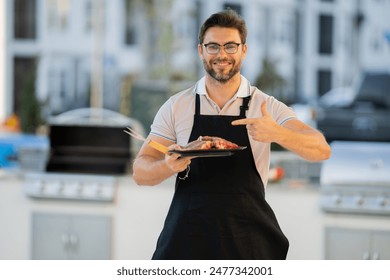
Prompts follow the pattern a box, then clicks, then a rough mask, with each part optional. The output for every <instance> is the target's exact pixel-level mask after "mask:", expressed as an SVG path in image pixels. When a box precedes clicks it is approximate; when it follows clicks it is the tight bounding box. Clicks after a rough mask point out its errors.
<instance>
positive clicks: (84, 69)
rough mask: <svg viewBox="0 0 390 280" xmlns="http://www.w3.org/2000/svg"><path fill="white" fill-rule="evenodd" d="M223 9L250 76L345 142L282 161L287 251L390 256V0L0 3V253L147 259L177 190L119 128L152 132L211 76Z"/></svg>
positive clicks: (279, 191)
mask: <svg viewBox="0 0 390 280" xmlns="http://www.w3.org/2000/svg"><path fill="white" fill-rule="evenodd" d="M226 8H231V9H234V10H236V11H237V12H238V13H239V14H240V15H242V16H243V17H244V18H245V20H246V22H247V27H248V39H247V44H248V48H249V51H248V55H247V58H246V60H245V62H244V64H243V69H242V73H243V75H244V76H246V77H247V78H248V79H249V81H250V82H251V84H252V85H255V86H257V87H259V88H260V89H261V90H263V91H264V92H266V93H268V94H270V95H273V96H275V97H276V98H278V99H280V100H281V101H283V102H285V103H286V104H288V105H289V106H291V107H292V108H293V109H294V110H295V111H296V112H297V114H298V116H299V117H300V118H301V119H302V120H303V121H305V122H307V123H308V124H310V125H311V126H313V127H316V128H318V129H319V130H321V131H322V132H323V133H324V135H325V137H326V138H327V140H328V141H329V142H330V143H333V144H332V145H335V149H334V153H333V154H334V158H335V160H330V161H329V163H327V166H325V167H324V166H323V165H322V164H321V163H319V164H314V163H306V162H303V161H301V160H299V159H297V158H295V157H294V156H293V155H291V154H289V153H288V152H285V151H280V153H276V155H275V156H274V157H273V162H272V168H273V169H272V173H271V174H274V177H273V178H271V182H270V187H269V189H270V190H269V192H270V195H269V197H270V201H271V202H273V205H274V207H275V209H276V212H277V213H280V216H281V224H282V225H285V227H286V231H287V235H289V234H290V236H291V238H292V239H291V240H290V241H291V243H292V248H291V251H290V255H289V258H291V259H324V258H343V257H344V258H355V257H356V258H386V257H388V258H390V252H389V249H387V251H386V252H385V253H382V252H380V253H379V252H378V251H377V250H376V249H375V248H377V247H378V246H379V248H380V247H384V248H386V247H387V248H388V246H381V245H382V244H388V243H390V231H389V230H390V225H389V222H388V221H387V220H386V218H388V214H389V213H390V206H389V204H388V202H387V201H388V198H389V197H390V194H389V193H390V192H389V189H390V178H389V175H388V174H390V173H389V172H388V171H389V170H388V168H389V162H388V160H389V158H390V155H389V156H388V154H387V152H388V151H389V149H388V144H389V142H390V122H389V121H388V120H389V117H390V92H389V91H390V19H389V16H388V15H389V12H390V0H343V1H341V0H245V1H238V0H236V1H234V0H232V1H222V0H214V1H206V0H196V1H192V0H191V1H190V0H180V1H179V0H110V1H108V0H3V1H0V171H1V173H0V174H1V176H0V200H4V201H0V222H1V223H2V224H1V227H2V228H3V229H5V230H2V231H1V233H0V237H1V238H0V240H2V241H0V252H1V253H0V259H7V258H15V259H29V258H38V259H39V258H44V259H45V258H54V259H56V258H65V259H69V258H114V259H121V258H123V259H137V258H138V259H142V258H149V256H150V255H151V253H152V251H153V248H154V244H155V243H154V242H155V240H156V238H157V236H158V233H159V230H160V228H161V225H162V222H163V218H164V216H165V213H166V212H164V211H165V210H166V208H167V207H168V204H169V200H170V197H171V194H172V188H170V187H169V186H162V187H161V188H159V189H158V190H157V188H155V189H154V190H153V191H151V190H150V189H142V190H140V189H138V188H136V187H135V186H134V183H133V182H132V179H131V176H128V175H129V173H130V169H131V166H130V165H131V164H130V163H131V159H132V158H133V157H134V154H135V153H136V151H137V148H138V147H139V143H138V144H137V143H133V142H132V141H131V140H129V139H128V137H127V136H126V135H125V134H124V133H122V132H123V131H122V130H123V128H124V127H126V126H130V127H135V128H137V130H138V131H139V132H141V133H143V134H144V135H146V134H147V133H148V131H149V127H150V124H151V122H152V121H153V117H154V115H155V113H156V112H157V110H158V108H159V107H160V106H161V105H162V103H163V102H164V101H165V100H166V99H167V98H168V97H169V96H170V95H172V94H174V93H176V92H178V91H180V90H182V89H184V88H187V87H189V86H191V85H192V84H193V83H194V82H195V81H196V80H198V79H199V78H200V77H201V76H202V75H203V66H202V64H201V62H200V60H199V57H198V54H197V44H198V41H197V34H198V30H199V27H200V25H201V23H202V22H203V21H204V20H205V19H206V18H207V17H208V16H209V15H210V14H211V13H214V12H218V11H220V10H223V9H226ZM108 136H110V137H109V138H108ZM97 139H101V140H100V141H99V140H97ZM340 141H341V142H342V143H341V145H340ZM349 141H351V142H353V143H351V144H350V145H347V146H345V145H343V144H345V143H349ZM106 142H111V144H107V143H106ZM348 147H353V149H352V150H351V149H349V148H348ZM367 147H368V148H367ZM362 151H367V152H366V153H365V152H362ZM356 154H360V156H361V158H356V156H355V155H356ZM345 159H348V160H347V161H344V160H345ZM356 163H360V165H357V166H354V164H356ZM351 166H353V167H351ZM347 167H348V168H347ZM345 169H347V170H345ZM65 173H66V174H65ZM76 174H77V176H76ZM80 174H83V175H80ZM91 174H93V175H91ZM340 174H341V175H343V176H342V177H343V179H345V178H348V180H346V181H343V180H341V179H340ZM356 174H363V175H364V174H365V176H364V177H361V178H360V177H359V178H360V179H359V180H356ZM99 176H103V177H99ZM335 178H336V179H335ZM373 178H375V180H373ZM341 181H343V182H341ZM168 183H172V182H168ZM167 185H169V184H167ZM345 185H348V186H349V187H348V188H340V187H341V186H345ZM368 186H370V187H368ZM372 186H374V187H372ZM373 190H375V191H373ZM367 197H369V198H370V199H365V198H367ZM362 198H363V200H361V199H362ZM291 199H296V200H297V201H299V200H301V201H302V203H298V204H297V205H300V206H299V207H297V209H296V213H295V214H294V217H293V218H294V219H292V217H291V215H292V214H291V212H290V211H289V210H288V209H289V207H288V205H291ZM345 201H347V202H348V203H349V204H348V203H347V202H345ZM351 201H352V202H351ZM362 201H363V202H362ZM367 201H369V202H370V203H371V202H372V203H371V204H370V203H369V202H367ZM143 202H148V203H149V204H145V203H143ZM150 203H151V204H150ZM343 203H347V204H343ZM330 204H331V205H330ZM151 205H153V206H154V207H151ZM161 209H163V210H161ZM53 213H54V214H53ZM135 213H137V214H140V213H142V215H141V216H140V215H135ZM334 215H336V216H334ZM337 215H338V216H337ZM15 219H17V220H18V222H17V224H14V223H13V222H14V221H15ZM291 220H294V221H295V222H291ZM305 220H306V221H307V220H310V221H311V222H310V224H311V226H310V227H309V228H308V231H307V233H306V234H307V236H306V235H305V234H303V235H302V232H299V229H300V228H302V226H304V225H303V224H305ZM351 221H355V223H352V222H351ZM386 221H387V222H386ZM302 223H303V224H302ZM136 224H137V226H136ZM341 224H347V226H346V228H343V227H341V228H340V227H339V225H341ZM75 225H78V226H75ZM81 225H84V228H83V227H82V226H81ZM85 225H89V226H85ZM363 225H364V226H363ZM379 225H380V226H379ZM134 227H137V228H138V229H139V230H135V229H134ZM282 227H283V226H282ZM74 228H77V230H74ZM141 229H143V230H141ZM73 231H79V232H78V233H77V234H76V233H74V232H73ZM80 232H82V233H80ZM145 232H148V234H146V235H145ZM96 233H100V235H99V237H96V239H95V240H94V239H93V238H91V236H95V235H96ZM45 234H46V235H45ZM48 234H49V235H50V236H51V237H50V238H46V237H45V236H48ZM1 235H3V236H1ZM83 236H84V237H83ZM351 236H353V237H352V238H351ZM378 236H379V237H378ZM57 239H58V240H57ZM84 239H86V240H88V242H89V241H90V242H91V243H90V244H89V243H88V242H87V241H83V242H81V240H84ZM91 240H92V241H91ZM308 240H309V241H308ZM346 240H353V241H356V242H352V243H351V246H350V247H348V248H347V249H345V250H344V249H343V250H338V249H337V248H339V244H345V243H346V242H345V241H346ZM378 240H379V241H378ZM49 241H50V242H49ZM57 241H58V242H57ZM382 242H384V243H382ZM307 243H308V244H307ZM357 243H359V244H363V243H364V244H368V245H367V246H364V248H360V247H359V252H355V251H356V244H357ZM44 244H51V245H44ZM53 244H54V245H53ZM86 244H87V245H86ZM102 244H104V246H103V245H102ZM378 244H379V245H378ZM45 246H46V247H47V248H46V247H45ZM83 246H85V247H86V248H87V249H85V248H84V247H83ZM57 247H58V248H57ZM373 247H375V248H374V249H373ZM53 248H57V249H53ZM91 248H94V249H91ZM367 248H369V249H367ZM83 250H84V251H83ZM337 250H338V251H337ZM354 250H355V251H354ZM76 252H78V254H76ZM80 252H81V253H80ZM345 252H348V255H347V256H346V255H345V254H344V253H345ZM83 254H84V255H83Z"/></svg>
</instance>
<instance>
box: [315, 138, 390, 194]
mask: <svg viewBox="0 0 390 280" xmlns="http://www.w3.org/2000/svg"><path fill="white" fill-rule="evenodd" d="M331 148H332V156H331V158H330V159H329V160H327V161H325V162H324V163H323V165H322V168H321V176H320V183H321V185H324V186H327V185H328V186H329V185H333V186H342V185H347V186H348V185H354V186H387V187H389V186H390V175H389V174H390V143H385V142H352V141H334V142H332V143H331Z"/></svg>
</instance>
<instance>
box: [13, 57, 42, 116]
mask: <svg viewBox="0 0 390 280" xmlns="http://www.w3.org/2000/svg"><path fill="white" fill-rule="evenodd" d="M35 72H36V69H35V58H34V57H15V58H14V75H13V76H14V77H13V78H14V82H13V88H14V94H13V96H14V107H13V111H14V112H15V113H17V114H18V115H20V113H21V108H22V102H23V95H24V96H26V95H29V94H35Z"/></svg>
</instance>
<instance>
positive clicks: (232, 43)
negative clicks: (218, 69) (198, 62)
mask: <svg viewBox="0 0 390 280" xmlns="http://www.w3.org/2000/svg"><path fill="white" fill-rule="evenodd" d="M201 45H202V46H204V47H205V49H206V52H207V53H208V54H217V53H219V52H220V51H221V47H223V50H224V52H226V53H227V54H235V53H237V51H238V47H239V46H240V45H245V43H236V42H227V43H226V44H223V45H220V44H218V43H212V42H211V43H207V44H203V43H202V44H201ZM210 45H215V46H218V51H217V52H215V53H210V52H209V51H208V48H207V46H210ZM227 45H235V46H236V47H237V48H236V51H235V52H232V53H230V52H227V51H226V46H227Z"/></svg>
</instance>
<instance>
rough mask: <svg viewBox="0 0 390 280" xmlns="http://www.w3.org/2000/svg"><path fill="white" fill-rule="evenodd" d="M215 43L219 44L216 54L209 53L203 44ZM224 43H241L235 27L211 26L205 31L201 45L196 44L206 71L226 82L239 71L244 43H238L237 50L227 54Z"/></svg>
mask: <svg viewBox="0 0 390 280" xmlns="http://www.w3.org/2000/svg"><path fill="white" fill-rule="evenodd" d="M210 43H216V44H219V45H221V47H220V50H219V52H218V53H216V54H209V53H208V52H207V50H206V47H205V46H204V44H206V45H207V44H210ZM226 43H242V42H241V38H240V34H239V32H238V30H237V29H234V28H223V27H211V28H209V29H208V30H207V31H206V34H205V37H204V40H203V45H198V52H199V55H200V58H201V59H202V62H203V65H204V68H205V70H206V72H207V73H208V74H209V75H210V76H211V77H212V78H213V79H215V80H216V81H218V82H220V83H226V82H228V81H229V80H230V79H231V78H232V77H233V76H235V75H236V74H237V73H239V72H240V69H241V64H242V61H243V60H244V58H245V56H246V50H247V46H246V45H242V44H241V45H239V46H238V49H237V52H236V53H234V54H229V53H227V52H226V51H225V49H224V47H223V45H225V44H226Z"/></svg>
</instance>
